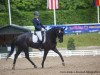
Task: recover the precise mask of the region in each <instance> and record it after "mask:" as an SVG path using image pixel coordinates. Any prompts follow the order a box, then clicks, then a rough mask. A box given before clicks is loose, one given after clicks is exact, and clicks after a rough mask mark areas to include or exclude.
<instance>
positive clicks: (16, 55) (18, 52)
mask: <svg viewBox="0 0 100 75" xmlns="http://www.w3.org/2000/svg"><path fill="white" fill-rule="evenodd" d="M20 53H21V51H19V50H18V51H17V52H16V54H15V57H14V61H13V67H12V69H13V70H14V69H15V64H16V60H17V58H18V55H19V54H20Z"/></svg>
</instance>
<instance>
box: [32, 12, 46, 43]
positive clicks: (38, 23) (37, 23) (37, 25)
mask: <svg viewBox="0 0 100 75" xmlns="http://www.w3.org/2000/svg"><path fill="white" fill-rule="evenodd" d="M32 22H33V24H34V27H35V31H41V34H42V41H40V40H39V43H40V44H41V45H42V42H43V34H44V31H45V27H44V26H43V25H42V23H41V21H40V19H39V12H38V11H35V12H34V18H33V20H32Z"/></svg>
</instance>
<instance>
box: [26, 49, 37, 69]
mask: <svg viewBox="0 0 100 75" xmlns="http://www.w3.org/2000/svg"><path fill="white" fill-rule="evenodd" d="M24 52H25V57H26V58H27V59H28V61H30V62H31V64H32V65H34V68H37V66H36V65H35V64H34V63H33V62H32V61H31V59H30V58H29V51H28V49H27V50H24Z"/></svg>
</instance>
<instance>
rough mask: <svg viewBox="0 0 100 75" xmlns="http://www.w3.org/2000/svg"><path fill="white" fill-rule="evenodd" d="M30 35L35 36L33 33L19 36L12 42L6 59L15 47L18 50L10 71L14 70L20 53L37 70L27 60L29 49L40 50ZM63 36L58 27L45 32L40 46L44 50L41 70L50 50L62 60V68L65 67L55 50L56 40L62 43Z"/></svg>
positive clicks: (61, 30)
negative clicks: (22, 53)
mask: <svg viewBox="0 0 100 75" xmlns="http://www.w3.org/2000/svg"><path fill="white" fill-rule="evenodd" d="M32 35H35V34H34V33H24V34H21V35H19V36H18V37H17V38H16V39H15V40H14V41H13V42H12V44H11V51H10V52H9V54H8V56H7V59H8V58H9V57H10V56H11V55H12V53H13V52H14V48H15V47H17V48H18V50H16V54H15V57H14V61H13V67H12V69H15V64H16V59H17V57H18V56H19V54H20V53H21V52H22V51H23V52H24V53H25V57H26V58H27V59H28V60H29V61H30V62H31V64H32V65H34V68H37V66H36V65H35V64H34V62H32V61H31V59H30V58H29V47H32V48H36V49H39V48H41V46H40V44H39V43H34V42H33V41H32ZM63 35H64V29H63V28H60V27H54V28H51V29H50V30H48V31H46V32H45V38H46V39H45V41H44V42H43V45H42V46H43V47H42V48H43V49H44V56H43V61H42V64H41V65H42V68H43V67H44V61H45V59H46V56H47V54H48V52H49V51H50V50H53V51H54V52H56V53H57V54H58V55H59V56H60V58H61V60H62V65H63V66H64V65H65V63H64V59H63V57H62V55H61V53H60V52H59V51H58V50H57V48H56V45H57V39H58V40H59V42H60V43H61V42H63Z"/></svg>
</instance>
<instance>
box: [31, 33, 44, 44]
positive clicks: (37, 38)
mask: <svg viewBox="0 0 100 75" xmlns="http://www.w3.org/2000/svg"><path fill="white" fill-rule="evenodd" d="M32 33H33V34H32V41H33V42H34V43H38V41H42V39H43V38H42V33H41V31H36V32H35V33H34V32H32ZM43 36H44V39H43V43H45V41H46V34H45V33H44V34H43Z"/></svg>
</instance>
